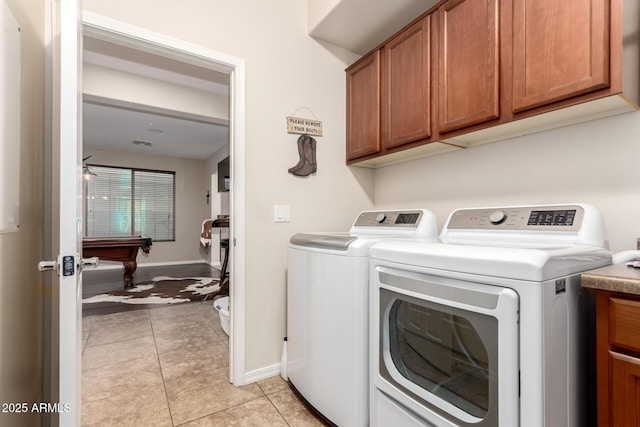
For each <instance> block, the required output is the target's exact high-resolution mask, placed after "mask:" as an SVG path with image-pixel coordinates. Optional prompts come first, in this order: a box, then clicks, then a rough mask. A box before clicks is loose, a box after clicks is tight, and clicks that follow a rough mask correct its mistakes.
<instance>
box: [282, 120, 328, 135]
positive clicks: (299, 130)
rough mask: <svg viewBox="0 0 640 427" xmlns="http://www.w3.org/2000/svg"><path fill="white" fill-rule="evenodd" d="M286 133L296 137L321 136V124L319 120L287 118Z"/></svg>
mask: <svg viewBox="0 0 640 427" xmlns="http://www.w3.org/2000/svg"><path fill="white" fill-rule="evenodd" d="M287 132H288V133H295V134H298V135H312V136H322V122H321V121H320V120H312V119H303V118H300V117H292V116H288V117H287Z"/></svg>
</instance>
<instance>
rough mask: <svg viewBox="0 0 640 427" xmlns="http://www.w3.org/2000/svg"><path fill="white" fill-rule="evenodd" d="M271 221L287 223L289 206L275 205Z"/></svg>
mask: <svg viewBox="0 0 640 427" xmlns="http://www.w3.org/2000/svg"><path fill="white" fill-rule="evenodd" d="M273 220H274V222H289V205H275V206H274V207H273Z"/></svg>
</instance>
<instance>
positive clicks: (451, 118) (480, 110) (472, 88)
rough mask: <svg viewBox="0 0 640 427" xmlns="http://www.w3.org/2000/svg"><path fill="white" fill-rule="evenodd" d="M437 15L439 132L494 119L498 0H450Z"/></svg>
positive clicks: (495, 112) (497, 80) (496, 86)
mask: <svg viewBox="0 0 640 427" xmlns="http://www.w3.org/2000/svg"><path fill="white" fill-rule="evenodd" d="M438 15H439V25H438V31H439V42H438V48H439V53H438V57H439V61H438V62H439V63H438V72H439V85H438V89H439V102H438V114H439V117H440V119H439V129H440V133H442V132H448V131H452V130H456V129H460V128H463V127H467V126H471V125H475V124H478V123H482V122H485V121H488V120H492V119H496V118H498V117H499V114H500V110H499V101H500V100H499V98H500V97H499V87H500V85H499V75H498V72H499V52H500V49H499V37H498V31H499V27H498V4H497V0H451V1H448V2H446V3H445V4H444V5H442V6H441V7H440V9H439V10H438Z"/></svg>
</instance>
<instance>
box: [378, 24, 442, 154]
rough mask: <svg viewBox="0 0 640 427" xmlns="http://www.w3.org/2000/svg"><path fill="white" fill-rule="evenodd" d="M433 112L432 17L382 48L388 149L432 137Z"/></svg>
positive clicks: (383, 92) (384, 115)
mask: <svg viewBox="0 0 640 427" xmlns="http://www.w3.org/2000/svg"><path fill="white" fill-rule="evenodd" d="M431 112H432V109H431V16H426V17H424V18H423V19H421V20H420V21H418V22H417V23H416V24H414V25H413V26H411V27H409V28H408V29H406V30H404V31H403V32H401V33H400V34H398V35H396V36H395V37H393V38H392V39H391V40H389V41H388V42H387V43H386V44H385V45H384V47H383V48H382V138H383V140H382V143H383V146H384V148H387V149H388V148H393V147H397V146H400V145H403V144H407V143H410V142H414V141H419V140H423V139H427V138H429V137H430V136H431V134H432V126H431Z"/></svg>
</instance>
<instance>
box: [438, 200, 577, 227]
mask: <svg viewBox="0 0 640 427" xmlns="http://www.w3.org/2000/svg"><path fill="white" fill-rule="evenodd" d="M583 215H584V210H583V208H582V207H581V206H578V205H575V206H571V205H569V206H527V207H523V206H518V207H499V208H482V209H460V210H458V211H455V212H454V213H453V214H451V217H450V219H449V223H448V224H447V228H448V229H450V230H455V229H466V230H492V229H495V230H540V231H550V230H554V231H576V230H579V229H580V227H581V224H582V217H583Z"/></svg>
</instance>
